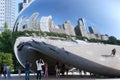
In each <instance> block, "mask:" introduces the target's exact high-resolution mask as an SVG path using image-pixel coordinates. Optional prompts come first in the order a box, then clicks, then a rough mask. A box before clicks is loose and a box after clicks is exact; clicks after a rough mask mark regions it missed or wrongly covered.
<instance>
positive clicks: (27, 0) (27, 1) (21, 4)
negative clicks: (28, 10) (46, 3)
mask: <svg viewBox="0 0 120 80" xmlns="http://www.w3.org/2000/svg"><path fill="white" fill-rule="evenodd" d="M31 1H33V0H23V2H21V3H19V4H18V12H20V11H21V10H22V9H24V8H25V7H26V6H27V5H28V4H29V3H30V2H31Z"/></svg>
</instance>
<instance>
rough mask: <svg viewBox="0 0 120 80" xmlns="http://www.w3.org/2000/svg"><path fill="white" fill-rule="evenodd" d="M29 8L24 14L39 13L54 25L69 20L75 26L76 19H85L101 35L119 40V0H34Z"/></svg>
mask: <svg viewBox="0 0 120 80" xmlns="http://www.w3.org/2000/svg"><path fill="white" fill-rule="evenodd" d="M33 6H36V7H33ZM29 8H30V9H29V10H27V11H24V14H26V15H29V14H32V13H33V12H34V11H39V12H40V16H49V15H51V16H52V17H53V21H54V23H55V24H63V23H64V22H65V21H66V20H70V21H71V23H72V24H73V25H74V26H76V25H77V20H78V18H85V19H86V20H87V22H89V23H92V25H94V26H95V27H96V28H97V29H98V30H99V31H100V32H101V33H102V34H108V35H113V36H116V37H117V38H119V39H120V35H119V34H120V32H119V30H120V0H36V3H34V4H32V5H31V6H30V7H29ZM40 16H39V18H40Z"/></svg>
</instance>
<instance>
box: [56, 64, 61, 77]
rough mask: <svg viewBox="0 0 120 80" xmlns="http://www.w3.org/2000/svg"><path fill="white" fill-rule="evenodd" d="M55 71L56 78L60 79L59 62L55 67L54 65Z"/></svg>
mask: <svg viewBox="0 0 120 80" xmlns="http://www.w3.org/2000/svg"><path fill="white" fill-rule="evenodd" d="M55 71H56V77H57V78H58V77H60V63H59V62H56V65H55Z"/></svg>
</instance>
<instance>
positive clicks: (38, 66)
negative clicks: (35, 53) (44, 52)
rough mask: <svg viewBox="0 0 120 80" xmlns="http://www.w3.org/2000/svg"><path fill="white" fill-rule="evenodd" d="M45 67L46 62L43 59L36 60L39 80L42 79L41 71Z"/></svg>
mask: <svg viewBox="0 0 120 80" xmlns="http://www.w3.org/2000/svg"><path fill="white" fill-rule="evenodd" d="M43 65H44V61H43V60H42V59H39V60H36V66H37V80H38V79H41V71H42V66H43Z"/></svg>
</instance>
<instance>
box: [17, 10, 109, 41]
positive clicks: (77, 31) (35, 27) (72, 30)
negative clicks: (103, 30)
mask: <svg viewBox="0 0 120 80" xmlns="http://www.w3.org/2000/svg"><path fill="white" fill-rule="evenodd" d="M38 17H39V13H38V12H35V13H33V14H32V15H31V16H30V17H28V19H27V18H26V17H25V16H22V17H20V18H19V20H18V22H19V23H18V24H17V27H18V31H24V30H30V31H42V32H56V33H63V34H67V35H71V36H76V35H79V36H83V37H87V38H89V39H91V38H95V39H103V38H104V39H103V40H107V39H108V36H106V35H101V34H100V32H99V31H97V30H96V29H95V28H93V26H87V25H86V24H87V23H86V21H85V19H83V18H80V19H79V20H78V24H77V25H76V26H73V25H72V23H71V21H70V20H67V21H65V22H64V23H62V24H60V25H56V24H55V23H54V21H53V18H52V16H42V17H41V18H38ZM76 22H77V21H76ZM86 27H89V28H88V29H89V32H88V31H87V29H86Z"/></svg>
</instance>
